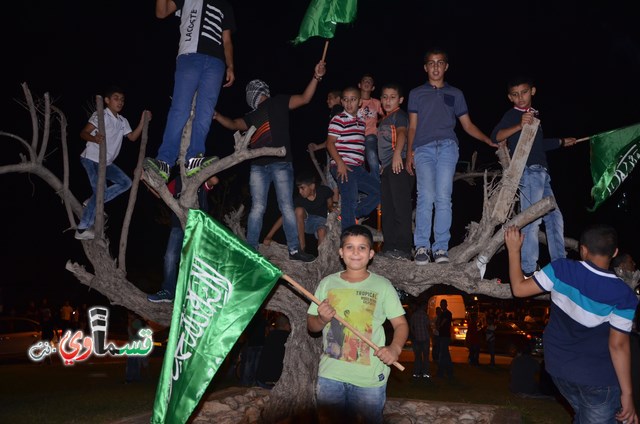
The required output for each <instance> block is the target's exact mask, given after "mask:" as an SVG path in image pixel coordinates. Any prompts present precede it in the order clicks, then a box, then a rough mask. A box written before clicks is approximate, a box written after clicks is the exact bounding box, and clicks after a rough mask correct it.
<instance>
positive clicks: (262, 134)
mask: <svg viewBox="0 0 640 424" xmlns="http://www.w3.org/2000/svg"><path fill="white" fill-rule="evenodd" d="M325 72H326V69H325V63H324V62H323V61H320V62H318V64H317V65H316V66H315V68H314V72H313V77H312V78H311V81H309V84H308V85H307V87H306V88H305V90H304V91H303V92H302V93H301V94H294V95H286V94H279V95H276V96H273V97H271V93H270V91H269V86H268V85H267V83H265V82H264V81H261V80H259V79H255V80H253V81H250V82H249V83H248V84H247V87H246V99H247V104H248V105H249V107H251V109H252V111H251V112H249V113H248V114H247V115H245V116H244V117H242V118H236V119H231V118H227V117H226V116H223V115H221V114H219V113H218V112H215V113H214V114H213V119H214V120H216V121H218V122H219V123H220V124H221V125H222V126H223V127H225V128H227V129H229V130H234V131H247V130H248V129H249V128H250V127H252V126H253V127H255V128H256V132H255V133H254V134H253V136H252V137H251V147H252V148H259V147H284V148H285V149H286V155H285V156H284V157H277V156H263V157H259V158H256V159H253V160H252V161H251V171H250V172H251V174H250V176H249V190H250V191H251V210H250V211H249V218H248V221H247V243H249V245H251V246H252V247H253V248H255V249H257V248H258V244H259V239H260V233H261V231H262V219H263V217H264V213H265V211H266V209H267V200H268V197H269V187H270V186H271V183H273V184H274V186H275V189H276V197H277V200H278V207H279V208H280V212H281V214H282V218H283V225H284V234H285V236H286V239H287V246H288V248H289V259H292V260H296V261H304V262H311V261H313V260H314V259H315V258H314V257H313V256H312V255H309V254H308V253H305V252H304V251H303V250H302V247H301V246H300V241H299V240H298V227H297V225H296V214H295V211H294V207H293V163H292V161H293V155H292V153H291V137H290V135H289V111H290V110H293V109H297V108H299V107H301V106H304V105H306V104H307V103H309V102H310V101H311V99H312V98H313V95H314V93H315V92H316V88H317V87H318V83H319V82H320V81H322V77H323V76H324V74H325Z"/></svg>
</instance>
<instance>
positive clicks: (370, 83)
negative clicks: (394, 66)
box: [358, 74, 376, 98]
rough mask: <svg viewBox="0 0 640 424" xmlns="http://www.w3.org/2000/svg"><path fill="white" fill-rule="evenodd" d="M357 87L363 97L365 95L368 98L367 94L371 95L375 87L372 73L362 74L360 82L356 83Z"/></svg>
mask: <svg viewBox="0 0 640 424" xmlns="http://www.w3.org/2000/svg"><path fill="white" fill-rule="evenodd" d="M358 88H359V89H360V91H361V92H362V95H363V97H365V96H367V97H366V98H369V97H368V96H371V93H372V92H373V90H375V89H376V87H375V81H374V79H373V75H371V74H364V75H363V76H362V78H360V82H359V83H358Z"/></svg>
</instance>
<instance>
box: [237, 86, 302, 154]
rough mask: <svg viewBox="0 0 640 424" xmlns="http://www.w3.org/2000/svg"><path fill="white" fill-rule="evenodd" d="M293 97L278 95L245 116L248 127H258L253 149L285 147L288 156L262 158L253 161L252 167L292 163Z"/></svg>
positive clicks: (253, 140)
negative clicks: (290, 129) (291, 110)
mask: <svg viewBox="0 0 640 424" xmlns="http://www.w3.org/2000/svg"><path fill="white" fill-rule="evenodd" d="M290 98H291V96H289V95H284V94H278V95H276V96H274V97H269V98H268V99H267V100H265V101H263V102H262V103H260V105H259V106H258V108H257V109H256V110H254V111H252V112H249V113H248V114H247V115H245V117H244V118H243V119H244V122H245V123H246V124H247V127H251V126H254V127H256V132H255V133H254V134H253V136H252V137H251V145H250V147H251V148H252V149H257V148H260V147H285V148H286V149H287V154H286V155H285V156H284V157H279V156H261V157H259V158H256V159H253V161H251V164H252V165H260V166H264V165H269V164H270V163H275V162H292V160H293V157H292V155H291V139H290V137H289V99H290Z"/></svg>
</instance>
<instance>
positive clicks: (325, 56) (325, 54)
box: [320, 40, 329, 62]
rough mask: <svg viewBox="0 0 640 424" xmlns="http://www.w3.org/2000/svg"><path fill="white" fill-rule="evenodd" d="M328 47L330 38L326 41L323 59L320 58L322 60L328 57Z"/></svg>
mask: <svg viewBox="0 0 640 424" xmlns="http://www.w3.org/2000/svg"><path fill="white" fill-rule="evenodd" d="M328 48H329V40H327V41H325V42H324V51H323V52H322V59H320V61H321V62H324V60H325V59H326V58H327V49H328Z"/></svg>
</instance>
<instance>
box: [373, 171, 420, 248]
mask: <svg viewBox="0 0 640 424" xmlns="http://www.w3.org/2000/svg"><path fill="white" fill-rule="evenodd" d="M414 180H415V178H414V177H413V176H412V175H409V173H408V172H407V170H406V169H403V170H402V171H401V172H400V173H399V174H395V173H394V172H393V170H392V169H391V165H389V166H387V167H385V168H384V170H383V171H382V175H381V176H380V184H381V187H380V188H381V192H382V231H383V233H384V250H385V251H390V250H393V249H397V250H401V251H403V252H407V253H411V246H413V232H412V222H413V220H412V216H411V215H412V213H413V205H412V199H411V195H412V193H413V185H414Z"/></svg>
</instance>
